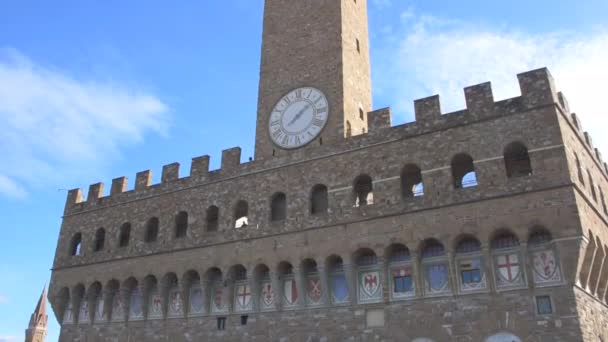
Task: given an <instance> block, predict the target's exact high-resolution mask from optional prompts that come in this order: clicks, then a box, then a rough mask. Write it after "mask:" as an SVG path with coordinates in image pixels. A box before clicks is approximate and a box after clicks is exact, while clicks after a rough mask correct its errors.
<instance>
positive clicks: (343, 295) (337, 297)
mask: <svg viewBox="0 0 608 342" xmlns="http://www.w3.org/2000/svg"><path fill="white" fill-rule="evenodd" d="M331 282H332V284H331V286H332V298H333V301H334V303H336V304H341V303H346V302H348V285H347V283H346V277H345V276H344V274H336V275H334V276H333V277H332V279H331Z"/></svg>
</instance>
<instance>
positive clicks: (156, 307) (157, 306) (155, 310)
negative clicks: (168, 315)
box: [148, 290, 163, 318]
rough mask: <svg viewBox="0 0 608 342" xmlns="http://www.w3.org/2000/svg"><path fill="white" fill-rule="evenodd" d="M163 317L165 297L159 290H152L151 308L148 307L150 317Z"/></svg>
mask: <svg viewBox="0 0 608 342" xmlns="http://www.w3.org/2000/svg"><path fill="white" fill-rule="evenodd" d="M162 317H163V298H162V297H161V296H160V294H159V293H158V290H154V291H152V293H151V294H150V308H149V309H148V318H162Z"/></svg>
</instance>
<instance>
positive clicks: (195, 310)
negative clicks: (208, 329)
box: [182, 270, 205, 316]
mask: <svg viewBox="0 0 608 342" xmlns="http://www.w3.org/2000/svg"><path fill="white" fill-rule="evenodd" d="M182 284H183V287H184V302H185V303H186V305H185V309H186V314H187V315H188V316H198V315H202V314H203V313H204V312H205V302H204V299H203V298H204V294H203V286H202V283H201V276H200V274H199V273H198V271H196V270H188V271H186V273H184V276H183V277H182Z"/></svg>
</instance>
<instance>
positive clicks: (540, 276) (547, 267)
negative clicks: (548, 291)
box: [532, 250, 562, 284]
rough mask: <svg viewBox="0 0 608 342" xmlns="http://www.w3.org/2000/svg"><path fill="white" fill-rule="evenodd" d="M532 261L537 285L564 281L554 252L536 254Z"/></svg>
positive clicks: (547, 251) (545, 251)
mask: <svg viewBox="0 0 608 342" xmlns="http://www.w3.org/2000/svg"><path fill="white" fill-rule="evenodd" d="M532 259H533V260H534V267H533V269H534V282H535V283H536V284H545V283H556V282H560V281H561V280H562V277H561V272H560V270H559V266H558V263H557V258H556V257H555V253H554V252H553V251H552V250H544V251H539V252H534V253H533V254H532Z"/></svg>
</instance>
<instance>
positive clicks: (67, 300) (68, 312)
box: [59, 287, 74, 325]
mask: <svg viewBox="0 0 608 342" xmlns="http://www.w3.org/2000/svg"><path fill="white" fill-rule="evenodd" d="M59 302H60V303H61V304H60V305H61V308H62V309H63V315H62V316H61V324H62V325H66V324H74V310H73V308H72V298H71V297H70V290H69V289H68V288H67V287H64V288H63V289H61V291H59Z"/></svg>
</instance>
